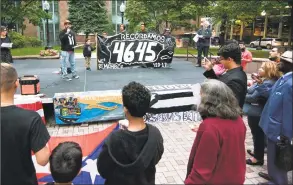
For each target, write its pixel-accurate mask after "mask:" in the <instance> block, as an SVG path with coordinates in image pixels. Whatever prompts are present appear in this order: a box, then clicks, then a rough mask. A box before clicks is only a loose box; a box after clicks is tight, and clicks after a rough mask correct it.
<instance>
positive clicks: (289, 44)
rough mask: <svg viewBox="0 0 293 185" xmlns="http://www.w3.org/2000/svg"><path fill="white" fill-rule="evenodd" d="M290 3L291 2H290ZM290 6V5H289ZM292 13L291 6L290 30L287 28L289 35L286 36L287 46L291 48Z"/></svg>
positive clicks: (292, 8) (292, 47)
mask: <svg viewBox="0 0 293 185" xmlns="http://www.w3.org/2000/svg"><path fill="white" fill-rule="evenodd" d="M291 3H292V2H291ZM291 6H292V5H291ZM292 15H293V7H291V16H290V18H289V24H290V30H289V36H288V46H289V48H291V49H293V46H292V45H291V43H292V29H293V23H292V21H293V19H292Z"/></svg>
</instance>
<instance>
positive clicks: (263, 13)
mask: <svg viewBox="0 0 293 185" xmlns="http://www.w3.org/2000/svg"><path fill="white" fill-rule="evenodd" d="M266 14H267V13H266V12H265V11H262V12H261V16H265V15H266ZM263 26H264V24H263V22H262V23H261V28H260V36H259V43H258V47H257V48H256V50H262V48H261V45H260V44H261V37H262V35H261V32H262V31H261V30H262V27H263Z"/></svg>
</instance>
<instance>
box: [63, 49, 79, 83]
mask: <svg viewBox="0 0 293 185" xmlns="http://www.w3.org/2000/svg"><path fill="white" fill-rule="evenodd" d="M67 61H69V64H70V68H71V71H72V76H75V75H76V70H75V58H74V51H71V52H68V51H61V53H60V64H61V72H62V77H66V76H67Z"/></svg>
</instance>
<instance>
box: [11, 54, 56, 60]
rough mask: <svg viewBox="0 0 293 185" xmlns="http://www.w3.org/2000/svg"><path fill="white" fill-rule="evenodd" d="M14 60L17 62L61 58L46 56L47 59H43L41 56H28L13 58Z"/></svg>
mask: <svg viewBox="0 0 293 185" xmlns="http://www.w3.org/2000/svg"><path fill="white" fill-rule="evenodd" d="M12 59H16V60H26V59H42V60H44V59H60V56H59V55H57V56H46V57H42V56H40V55H26V56H12Z"/></svg>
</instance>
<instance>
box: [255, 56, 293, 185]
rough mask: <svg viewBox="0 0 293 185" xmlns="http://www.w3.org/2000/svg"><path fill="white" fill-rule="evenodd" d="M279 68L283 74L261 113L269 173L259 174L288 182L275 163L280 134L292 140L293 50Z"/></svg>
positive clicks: (269, 178)
mask: <svg viewBox="0 0 293 185" xmlns="http://www.w3.org/2000/svg"><path fill="white" fill-rule="evenodd" d="M278 68H279V70H280V71H281V72H283V74H284V75H283V76H282V77H281V78H280V79H279V80H278V81H277V82H276V83H275V85H274V86H273V88H272V91H271V93H270V97H269V99H268V101H267V103H266V105H265V107H264V110H263V112H262V115H261V120H260V127H261V128H262V129H263V131H264V133H265V135H266V136H267V138H268V149H267V150H268V151H267V153H268V156H267V163H268V164H267V166H268V174H265V173H261V172H260V173H259V176H261V177H263V178H265V179H267V180H269V181H271V182H270V183H273V184H288V177H287V171H285V170H282V169H280V168H278V167H277V166H276V165H275V158H276V143H277V142H278V140H279V139H280V136H281V135H282V136H285V137H287V138H288V139H289V140H290V141H291V140H292V121H293V120H292V101H293V100H292V71H293V62H292V51H286V52H285V53H284V54H283V55H282V56H281V60H280V63H278Z"/></svg>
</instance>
